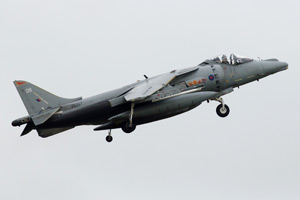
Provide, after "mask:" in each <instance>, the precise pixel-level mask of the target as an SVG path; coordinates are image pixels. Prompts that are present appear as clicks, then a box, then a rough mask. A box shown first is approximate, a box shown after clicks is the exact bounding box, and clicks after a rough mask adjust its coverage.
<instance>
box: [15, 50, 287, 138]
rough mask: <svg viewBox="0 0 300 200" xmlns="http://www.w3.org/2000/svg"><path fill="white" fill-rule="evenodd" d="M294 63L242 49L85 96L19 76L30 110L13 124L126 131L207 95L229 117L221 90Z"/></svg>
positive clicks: (45, 132) (41, 130) (43, 129)
mask: <svg viewBox="0 0 300 200" xmlns="http://www.w3.org/2000/svg"><path fill="white" fill-rule="evenodd" d="M287 68H288V64H287V63H286V62H280V61H278V60H277V59H267V60H261V59H258V60H254V59H251V58H246V57H242V56H238V55H236V54H230V55H220V56H216V57H214V58H212V59H207V60H205V61H204V62H202V63H200V64H199V65H197V66H194V67H189V68H185V69H181V70H173V71H170V72H168V73H165V74H162V75H158V76H155V77H152V78H148V77H147V76H146V75H144V77H145V79H144V80H142V81H138V82H135V83H132V84H130V85H127V86H124V87H122V88H119V89H116V90H112V91H109V92H106V93H103V94H99V95H96V96H92V97H89V98H85V99H82V98H81V97H79V98H74V99H66V98H61V97H58V96H55V95H53V94H51V93H49V92H47V91H45V90H43V89H41V88H39V87H37V86H35V85H33V84H31V83H29V82H27V81H21V80H18V81H14V84H15V86H16V88H17V91H18V92H19V94H20V96H21V99H22V101H23V103H24V105H25V107H26V109H27V111H28V113H29V115H28V116H26V117H22V118H20V119H16V120H14V121H13V122H12V125H13V126H20V125H22V124H26V127H25V129H24V130H23V132H22V134H21V136H23V135H26V134H28V133H29V132H30V131H31V130H33V129H35V130H37V132H38V134H39V136H41V137H49V136H52V135H55V134H57V133H60V132H63V131H66V130H69V129H72V128H74V127H75V126H79V125H98V127H96V128H95V129H94V130H95V131H99V130H109V131H108V135H107V137H106V141H107V142H111V141H112V140H113V138H112V136H111V130H112V129H116V128H121V129H122V130H123V131H124V132H125V133H130V132H132V131H134V130H135V129H136V126H137V125H141V124H146V123H149V122H154V121H157V120H161V119H165V118H169V117H172V116H175V115H178V114H181V113H184V112H187V111H189V110H191V109H194V108H196V107H197V106H199V105H200V104H201V103H202V102H203V101H209V100H214V101H218V102H220V104H219V105H218V106H217V109H216V111H217V114H218V115H219V116H220V117H226V116H227V115H228V114H229V107H228V106H227V105H226V104H225V103H224V101H223V99H222V98H221V96H223V95H226V94H228V93H230V92H232V91H233V89H234V88H235V87H239V86H241V85H244V84H246V83H249V82H252V81H255V80H259V79H261V78H264V77H266V76H268V75H271V74H274V73H276V72H279V71H282V70H286V69H287Z"/></svg>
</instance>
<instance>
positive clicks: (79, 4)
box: [0, 0, 300, 200]
mask: <svg viewBox="0 0 300 200" xmlns="http://www.w3.org/2000/svg"><path fill="white" fill-rule="evenodd" d="M299 24H300V1H297V0H286V1H256V0H255V1H235V0H230V1H215V0H207V1H174V0H172V1H96V0H95V1H90V0H88V1H61V0H52V1H40V0H27V1H12V0H0V66H1V73H0V78H1V79H0V80H1V93H2V95H1V97H2V101H1V102H2V103H1V105H0V106H1V111H2V115H1V118H0V119H1V129H0V130H1V134H0V199H6V200H17V199H18V200H19V199H30V200H32V199H43V200H44V199H45V200H48V199H56V200H58V199H64V200H65V199H72V200H76V199H107V200H110V199H130V200H135V199H139V200H140V199H149V200H150V199H151V200H152V199H164V200H165V199H207V200H215V199H216V200H219V199H230V200H232V199H237V200H240V199H256V200H257V199H263V200H268V199H272V200H273V199H290V200H291V199H299V198H300V190H299V188H300V171H299V169H300V158H299V153H300V145H299V143H300V135H299V129H300V124H299V111H300V104H299V100H300V94H299V91H300V90H299V89H300V86H299V82H298V80H299V74H300V70H299V63H300V61H299V53H300V47H299V46H300V37H299V36H300V28H299ZM230 52H235V53H238V54H241V55H245V56H249V57H253V58H257V57H258V56H259V57H261V58H265V59H267V58H274V57H275V58H278V59H279V60H282V61H286V62H288V63H289V69H288V70H287V71H284V72H281V73H278V74H276V75H273V76H270V77H268V78H266V79H263V80H261V81H260V82H255V83H251V84H249V85H246V86H243V87H241V88H240V89H237V90H235V92H234V93H231V94H229V95H228V96H225V97H224V99H225V102H226V103H227V104H228V105H229V106H230V108H231V113H230V115H229V116H228V117H227V118H226V119H220V118H219V117H218V116H217V115H216V113H215V107H216V106H217V103H215V102H212V103H209V104H207V103H203V104H202V105H201V106H200V107H198V108H196V109H195V110H192V111H190V112H188V113H185V114H183V115H180V116H177V117H174V118H170V119H167V120H163V121H159V122H156V123H152V124H147V125H143V126H139V127H137V130H136V131H135V132H133V133H132V134H129V135H127V134H124V133H123V132H122V131H121V130H114V131H113V136H114V141H113V143H111V144H107V143H106V141H105V139H104V138H105V136H106V134H107V132H106V131H103V132H94V131H93V128H94V127H92V126H85V127H77V128H76V129H73V130H70V131H67V132H64V133H62V134H59V135H56V136H53V137H50V138H47V139H43V138H40V137H38V136H37V134H36V132H35V131H33V132H31V133H30V134H29V135H26V136H25V137H22V138H20V137H19V135H20V134H21V132H22V130H23V129H22V128H23V127H22V128H14V127H12V126H11V121H12V120H14V119H16V118H18V117H22V116H25V115H27V112H26V109H25V107H24V106H23V103H22V101H21V99H20V97H19V95H18V93H17V91H16V90H15V88H14V85H13V83H12V81H14V80H18V79H21V80H22V79H23V80H27V81H30V82H32V83H34V84H36V85H38V86H40V87H42V88H44V89H46V90H48V91H50V92H52V93H54V94H57V95H59V96H63V97H70V98H71V97H78V96H83V97H88V96H92V95H95V94H99V93H101V92H105V91H108V90H111V89H115V88H118V87H120V86H123V85H125V84H129V83H131V82H134V81H136V80H138V79H143V74H147V75H148V76H154V75H157V74H159V73H164V72H167V71H170V70H172V69H178V68H183V67H189V66H193V65H197V64H198V63H200V62H202V61H203V60H205V59H206V58H209V57H212V56H215V55H217V54H221V53H230Z"/></svg>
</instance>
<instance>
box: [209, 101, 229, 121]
mask: <svg viewBox="0 0 300 200" xmlns="http://www.w3.org/2000/svg"><path fill="white" fill-rule="evenodd" d="M213 100H215V101H218V102H220V103H221V104H220V105H218V106H217V109H216V112H217V114H218V115H219V116H220V117H227V115H228V114H229V112H230V109H229V107H228V106H227V105H226V104H225V103H224V100H223V99H222V98H215V99H213Z"/></svg>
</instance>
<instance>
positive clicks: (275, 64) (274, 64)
mask: <svg viewBox="0 0 300 200" xmlns="http://www.w3.org/2000/svg"><path fill="white" fill-rule="evenodd" d="M263 65H264V71H265V74H274V73H276V72H279V71H283V70H286V69H288V64H287V63H286V62H280V61H264V63H263Z"/></svg>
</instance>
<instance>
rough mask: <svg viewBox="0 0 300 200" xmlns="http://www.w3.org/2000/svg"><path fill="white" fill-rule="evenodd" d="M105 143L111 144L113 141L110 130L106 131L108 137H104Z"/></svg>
mask: <svg viewBox="0 0 300 200" xmlns="http://www.w3.org/2000/svg"><path fill="white" fill-rule="evenodd" d="M105 139H106V142H111V141H113V137H112V136H111V129H109V131H108V136H106V138H105Z"/></svg>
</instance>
